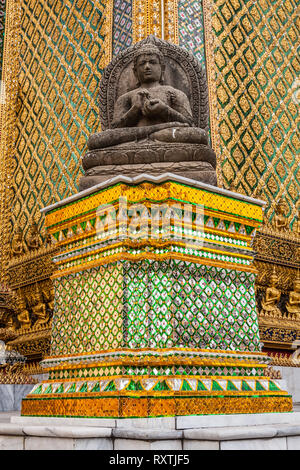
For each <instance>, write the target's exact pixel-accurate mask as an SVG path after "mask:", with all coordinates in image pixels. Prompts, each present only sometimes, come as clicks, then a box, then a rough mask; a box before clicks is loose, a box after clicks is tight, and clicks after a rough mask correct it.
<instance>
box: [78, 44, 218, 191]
mask: <svg viewBox="0 0 300 470" xmlns="http://www.w3.org/2000/svg"><path fill="white" fill-rule="evenodd" d="M100 120H101V127H102V132H99V133H96V134H93V135H91V136H90V138H89V140H88V148H89V151H88V152H87V153H86V155H85V156H84V157H83V159H82V165H83V169H84V170H85V175H84V176H83V177H82V178H81V180H80V190H84V189H86V188H89V187H92V186H93V185H95V184H97V183H99V182H102V181H105V180H107V179H109V178H111V177H113V176H115V175H118V174H122V175H124V176H129V177H132V176H137V175H140V174H143V173H147V174H151V175H153V176H159V175H160V174H162V173H166V172H172V173H173V174H178V175H181V176H185V177H190V178H193V179H196V180H199V181H203V182H205V183H209V184H213V185H215V184H216V183H217V179H216V171H215V169H216V155H215V152H214V151H213V150H212V148H211V147H210V146H209V144H208V134H207V131H208V93H207V84H206V77H205V72H204V71H203V70H202V68H201V66H200V64H199V62H198V61H197V60H196V59H195V58H194V57H193V55H192V54H190V53H189V52H187V51H186V50H184V49H182V48H180V47H178V46H175V45H174V44H170V43H168V42H167V41H163V40H160V39H158V38H155V37H154V36H149V37H148V38H147V39H145V40H143V41H141V42H139V43H137V44H135V45H134V46H131V47H129V48H127V49H126V50H125V51H124V52H122V53H120V54H118V55H117V56H116V57H115V58H114V59H113V60H112V62H111V63H110V64H109V66H108V67H107V68H106V69H105V71H104V74H103V77H102V80H101V83H100Z"/></svg>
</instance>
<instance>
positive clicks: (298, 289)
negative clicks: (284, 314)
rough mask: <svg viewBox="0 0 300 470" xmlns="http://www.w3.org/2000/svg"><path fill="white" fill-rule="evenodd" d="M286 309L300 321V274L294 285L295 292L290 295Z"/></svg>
mask: <svg viewBox="0 0 300 470" xmlns="http://www.w3.org/2000/svg"><path fill="white" fill-rule="evenodd" d="M286 309H287V311H288V313H290V314H291V315H292V316H293V317H295V318H296V319H297V320H300V277H299V273H298V275H297V278H296V279H295V280H294V283H293V290H292V291H291V292H290V294H289V301H288V303H287V304H286Z"/></svg>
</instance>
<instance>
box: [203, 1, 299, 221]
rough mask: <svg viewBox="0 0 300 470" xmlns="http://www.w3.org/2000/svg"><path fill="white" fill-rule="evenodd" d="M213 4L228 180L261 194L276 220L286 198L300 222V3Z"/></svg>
mask: <svg viewBox="0 0 300 470" xmlns="http://www.w3.org/2000/svg"><path fill="white" fill-rule="evenodd" d="M208 3H211V6H212V9H211V18H212V32H211V40H212V43H213V50H212V51H211V52H212V54H213V62H214V68H215V78H214V76H213V77H212V79H213V80H215V81H216V92H217V109H216V115H215V116H214V117H213V119H214V120H217V122H218V126H217V132H218V134H219V136H220V139H219V142H220V149H219V150H220V152H219V155H220V158H221V165H222V175H223V179H224V184H225V186H227V187H229V186H230V185H232V186H233V187H234V188H236V190H237V191H239V192H241V193H244V194H248V195H252V194H254V193H255V192H256V194H259V195H260V196H261V197H262V198H263V199H264V200H265V201H266V202H267V206H266V216H267V218H268V219H269V220H270V219H272V217H273V216H274V208H275V200H278V198H279V197H282V198H283V200H284V201H285V202H286V204H287V208H288V209H287V214H286V215H287V217H290V220H291V223H294V221H295V220H296V218H297V202H298V200H299V190H300V187H299V162H298V161H297V154H298V152H299V134H298V133H297V126H298V118H297V114H298V112H297V107H299V103H297V99H296V93H295V92H296V89H297V87H298V88H299V83H298V82H297V76H298V73H299V58H298V54H297V47H298V43H299V40H298V38H299V30H298V28H297V21H298V18H297V2H296V1H294V0H284V1H282V0H272V1H271V0H258V1H257V2H252V1H250V0H229V1H228V2H224V1H223V0H214V1H213V2H206V4H208ZM207 47H208V48H209V47H210V45H207ZM211 118H212V116H211Z"/></svg>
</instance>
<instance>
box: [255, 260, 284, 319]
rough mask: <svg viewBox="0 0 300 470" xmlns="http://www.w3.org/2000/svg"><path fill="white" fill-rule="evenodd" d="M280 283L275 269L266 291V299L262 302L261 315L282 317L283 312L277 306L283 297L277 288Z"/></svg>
mask: <svg viewBox="0 0 300 470" xmlns="http://www.w3.org/2000/svg"><path fill="white" fill-rule="evenodd" d="M277 283H278V276H277V274H276V272H275V268H274V270H273V272H272V274H271V276H270V284H269V287H267V289H266V293H265V297H264V298H263V300H262V301H261V306H262V308H261V311H260V315H263V316H268V317H281V316H282V314H281V311H280V309H279V308H278V306H277V304H278V302H279V300H280V297H281V292H280V291H279V290H278V289H277V288H276V285H277Z"/></svg>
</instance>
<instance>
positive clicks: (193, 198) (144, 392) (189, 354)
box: [22, 175, 292, 417]
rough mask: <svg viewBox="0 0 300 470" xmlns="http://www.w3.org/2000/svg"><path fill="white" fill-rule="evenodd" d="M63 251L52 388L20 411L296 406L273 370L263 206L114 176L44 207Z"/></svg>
mask: <svg viewBox="0 0 300 470" xmlns="http://www.w3.org/2000/svg"><path fill="white" fill-rule="evenodd" d="M45 212H46V224H47V227H48V231H49V233H50V234H51V236H52V238H53V240H54V241H55V243H56V244H57V246H58V247H59V249H60V252H59V254H58V255H57V256H56V258H55V262H56V266H57V270H56V272H55V274H54V276H53V277H54V285H55V311H54V318H53V324H52V338H51V355H50V356H49V357H47V358H46V359H45V360H44V361H43V362H42V365H43V367H44V368H45V370H46V371H48V373H49V377H48V380H46V381H44V382H42V383H39V384H37V385H36V386H35V387H34V388H33V390H32V391H31V393H30V394H29V395H28V396H27V397H26V398H25V399H24V400H23V403H22V415H33V416H85V417H97V416H98V417H148V416H149V417H154V416H176V415H191V414H218V413H262V412H273V411H274V412H281V411H291V410H292V400H291V397H290V396H289V395H287V392H285V391H284V390H282V389H281V386H280V383H279V381H276V380H271V379H270V378H269V377H267V376H266V375H265V371H266V368H267V364H268V361H269V360H268V357H267V356H266V355H265V354H263V353H261V346H260V340H259V330H258V321H257V313H256V307H255V305H256V304H255V291H254V281H255V269H254V267H253V264H252V262H253V251H252V249H251V244H252V240H253V237H254V235H255V231H256V229H257V228H258V227H259V226H260V224H261V222H262V206H261V202H260V201H257V200H254V199H250V198H247V197H244V196H242V195H238V194H235V193H232V192H229V191H225V190H222V189H220V188H216V187H212V186H209V185H205V184H203V183H197V182H195V181H192V180H188V179H185V178H180V177H174V175H163V176H161V177H160V178H154V177H148V176H146V175H143V176H142V177H139V178H135V179H130V178H124V177H118V178H114V179H112V180H110V181H108V182H105V183H102V184H100V185H98V186H96V187H94V188H91V189H89V190H86V191H84V192H82V193H79V194H77V195H75V196H73V197H71V198H69V199H67V200H64V201H62V202H60V203H58V204H55V205H53V206H50V207H48V208H46V209H45Z"/></svg>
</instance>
